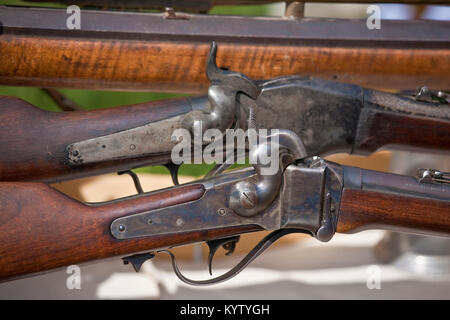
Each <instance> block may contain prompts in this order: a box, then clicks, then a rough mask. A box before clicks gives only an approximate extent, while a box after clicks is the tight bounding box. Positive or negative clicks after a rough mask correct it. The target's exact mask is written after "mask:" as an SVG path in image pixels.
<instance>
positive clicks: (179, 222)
mask: <svg viewBox="0 0 450 320" xmlns="http://www.w3.org/2000/svg"><path fill="white" fill-rule="evenodd" d="M176 223H177V226H179V227H181V226H182V225H183V223H184V221H183V219H181V218H178V219H177V222H176Z"/></svg>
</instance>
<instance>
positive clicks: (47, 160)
mask: <svg viewBox="0 0 450 320" xmlns="http://www.w3.org/2000/svg"><path fill="white" fill-rule="evenodd" d="M216 52H217V45H216V44H215V43H213V45H212V46H211V50H210V55H209V58H208V60H207V67H206V70H207V75H208V78H209V79H210V81H211V86H210V88H209V91H208V95H206V96H200V97H187V98H178V99H174V100H164V101H157V102H151V103H143V104H137V105H132V106H125V107H119V108H113V109H102V110H95V111H72V112H47V111H43V110H40V109H37V108H35V107H33V106H32V105H30V104H28V103H26V102H24V101H22V100H20V99H17V98H11V97H2V98H0V111H1V112H0V122H1V123H2V129H1V130H2V132H1V135H0V149H1V150H2V153H1V154H0V179H1V180H2V181H43V182H55V181H61V180H65V179H73V178H79V177H83V176H88V175H96V174H100V173H104V172H113V171H126V170H129V169H132V168H136V167H140V166H144V165H155V164H164V165H169V167H170V168H171V169H172V173H173V175H174V177H175V178H176V174H177V171H176V170H175V169H176V167H174V166H173V164H172V161H171V151H172V149H173V148H174V146H175V145H177V144H178V143H179V141H178V140H177V139H175V140H174V139H173V137H172V133H173V132H174V130H175V129H186V130H190V131H191V132H192V130H193V124H194V123H195V122H198V123H201V124H202V130H207V129H211V128H215V129H220V131H221V132H222V133H223V134H225V133H226V130H227V129H232V128H234V129H237V128H240V129H243V130H247V129H248V128H249V127H252V126H254V123H257V124H258V126H260V127H261V128H266V129H278V128H284V129H288V130H290V131H292V132H294V133H295V134H296V135H297V136H298V137H299V138H300V140H301V141H302V146H303V147H302V148H303V149H302V157H301V158H307V157H311V156H325V155H328V154H332V153H337V152H347V153H352V154H369V153H371V152H374V151H376V150H378V149H380V148H383V147H384V148H407V149H419V150H427V151H432V152H448V151H449V150H450V131H449V130H450V107H449V104H448V101H447V98H446V93H444V92H437V93H434V92H432V91H430V90H428V89H427V88H422V89H421V90H420V91H419V93H418V94H417V95H415V96H412V95H410V96H407V95H399V94H390V93H385V92H379V91H374V90H370V89H364V88H361V87H359V86H356V85H350V84H343V83H339V82H333V81H326V80H315V79H309V78H304V77H299V76H288V77H279V78H275V79H271V80H266V81H253V80H251V79H250V78H248V77H246V76H245V75H243V74H240V73H237V72H232V71H224V70H222V69H220V68H218V67H217V66H216V61H215V57H216ZM249 120H251V121H250V122H251V123H253V125H249ZM205 143H206V142H205ZM24 150H26V152H24ZM175 180H176V179H175Z"/></svg>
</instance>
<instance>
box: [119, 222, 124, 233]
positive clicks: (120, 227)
mask: <svg viewBox="0 0 450 320" xmlns="http://www.w3.org/2000/svg"><path fill="white" fill-rule="evenodd" d="M118 229H119V231H120V232H124V231H125V226H124V225H123V224H121V225H120V226H119V228H118Z"/></svg>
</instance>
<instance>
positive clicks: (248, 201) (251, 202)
mask: <svg viewBox="0 0 450 320" xmlns="http://www.w3.org/2000/svg"><path fill="white" fill-rule="evenodd" d="M240 202H241V205H242V207H243V208H245V209H251V208H254V207H255V206H256V202H257V198H256V193H255V192H252V191H244V192H242V194H241V198H240Z"/></svg>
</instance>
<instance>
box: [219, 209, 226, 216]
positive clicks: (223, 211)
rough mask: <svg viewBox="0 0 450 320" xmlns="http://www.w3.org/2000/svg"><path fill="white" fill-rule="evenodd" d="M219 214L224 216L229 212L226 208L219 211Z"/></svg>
mask: <svg viewBox="0 0 450 320" xmlns="http://www.w3.org/2000/svg"><path fill="white" fill-rule="evenodd" d="M217 213H218V214H219V215H221V216H224V215H226V214H227V212H226V210H225V209H224V208H220V209H219V210H217Z"/></svg>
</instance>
